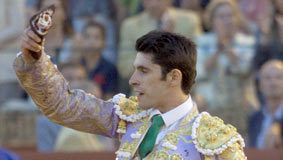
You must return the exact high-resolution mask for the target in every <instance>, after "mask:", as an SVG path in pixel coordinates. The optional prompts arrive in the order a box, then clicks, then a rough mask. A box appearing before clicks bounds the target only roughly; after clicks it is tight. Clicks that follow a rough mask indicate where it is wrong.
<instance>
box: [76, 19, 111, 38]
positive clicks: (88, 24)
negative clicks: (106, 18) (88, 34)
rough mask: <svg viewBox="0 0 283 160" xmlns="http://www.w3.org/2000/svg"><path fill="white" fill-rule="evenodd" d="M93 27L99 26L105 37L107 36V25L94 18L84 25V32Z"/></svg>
mask: <svg viewBox="0 0 283 160" xmlns="http://www.w3.org/2000/svg"><path fill="white" fill-rule="evenodd" d="M91 27H97V28H98V29H99V30H100V32H101V34H102V37H103V39H105V36H106V31H105V27H104V26H103V25H102V24H100V23H98V22H96V21H94V20H89V21H88V22H87V23H86V24H85V25H84V27H83V30H82V31H83V32H82V33H85V31H86V30H87V29H88V28H91Z"/></svg>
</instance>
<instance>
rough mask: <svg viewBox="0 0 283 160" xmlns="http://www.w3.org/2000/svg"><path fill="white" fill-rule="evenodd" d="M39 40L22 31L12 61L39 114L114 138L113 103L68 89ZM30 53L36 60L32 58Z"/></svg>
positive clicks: (28, 32) (115, 117) (34, 35)
mask: <svg viewBox="0 0 283 160" xmlns="http://www.w3.org/2000/svg"><path fill="white" fill-rule="evenodd" d="M40 41H41V38H40V37H39V36H37V35H36V34H35V33H34V32H33V31H32V30H31V29H27V30H26V31H25V33H24V34H23V36H22V44H21V48H22V53H21V54H19V55H18V56H17V58H16V59H15V62H14V70H15V72H16V75H17V76H18V78H19V81H20V83H21V85H22V87H23V88H24V89H25V90H26V91H27V93H28V94H29V95H30V96H31V98H32V99H33V101H34V102H35V104H36V105H37V106H38V108H39V109H40V110H41V111H42V113H43V114H45V116H46V117H48V118H49V119H50V120H52V121H53V122H55V123H58V124H61V125H64V126H67V127H70V128H73V129H77V130H80V131H84V132H89V133H95V134H102V135H107V136H110V137H117V134H116V129H117V125H118V121H119V118H118V116H117V115H116V114H115V109H114V107H113V106H114V104H113V103H112V102H105V101H103V100H101V99H98V98H96V97H94V96H93V95H91V94H88V93H85V92H84V91H82V90H70V87H69V85H68V82H67V81H66V80H65V79H64V77H63V76H62V75H61V73H60V72H59V71H58V69H57V67H56V65H54V64H53V63H52V62H51V61H50V59H49V56H48V55H46V54H45V53H44V51H43V50H42V46H41V45H39V44H38V42H40ZM32 52H34V53H36V54H38V57H39V59H35V58H33V56H32ZM36 57H37V56H36Z"/></svg>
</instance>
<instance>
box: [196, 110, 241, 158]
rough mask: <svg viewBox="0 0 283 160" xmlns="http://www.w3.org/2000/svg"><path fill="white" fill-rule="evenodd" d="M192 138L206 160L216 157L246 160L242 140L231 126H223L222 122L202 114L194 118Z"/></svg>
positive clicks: (207, 114)
mask: <svg viewBox="0 0 283 160" xmlns="http://www.w3.org/2000/svg"><path fill="white" fill-rule="evenodd" d="M192 138H193V142H194V144H195V146H196V148H197V150H198V151H199V152H200V153H201V154H203V155H204V156H205V157H206V159H214V158H213V157H218V158H220V159H223V160H233V159H235V160H236V159H237V160H244V159H246V157H245V155H244V152H243V147H244V146H245V144H244V140H243V138H242V137H241V135H240V134H239V133H237V130H236V128H235V127H233V126H232V125H229V124H228V125H225V124H224V123H223V120H221V119H220V118H218V117H212V116H210V115H209V113H207V112H202V113H201V114H200V115H198V117H197V118H196V120H195V122H194V124H193V128H192Z"/></svg>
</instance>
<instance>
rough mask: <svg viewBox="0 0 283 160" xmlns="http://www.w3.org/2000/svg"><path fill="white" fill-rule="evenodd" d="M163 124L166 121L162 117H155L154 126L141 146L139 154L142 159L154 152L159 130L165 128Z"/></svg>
mask: <svg viewBox="0 0 283 160" xmlns="http://www.w3.org/2000/svg"><path fill="white" fill-rule="evenodd" d="M163 124H164V121H163V119H162V117H161V116H160V115H155V116H153V121H152V125H151V127H150V128H149V130H148V132H147V133H146V135H145V137H144V139H143V141H142V143H141V144H140V146H139V154H140V157H141V158H142V159H143V158H144V157H146V156H147V155H148V154H149V153H150V152H151V151H152V149H153V147H154V145H155V141H156V138H157V135H158V133H159V130H160V128H161V127H162V126H163Z"/></svg>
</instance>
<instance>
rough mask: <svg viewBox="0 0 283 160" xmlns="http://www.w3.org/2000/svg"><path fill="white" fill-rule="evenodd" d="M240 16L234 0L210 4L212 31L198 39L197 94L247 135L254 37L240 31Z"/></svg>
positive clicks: (207, 12) (207, 17) (208, 24)
mask: <svg viewBox="0 0 283 160" xmlns="http://www.w3.org/2000/svg"><path fill="white" fill-rule="evenodd" d="M238 16H239V11H238V8H237V7H236V4H234V1H232V0H231V1H230V0H214V1H212V2H211V3H210V4H209V5H208V7H207V10H206V13H205V18H206V19H205V20H206V21H205V22H206V25H207V26H208V28H210V29H211V32H209V33H206V34H204V35H203V36H201V37H199V39H197V44H198V62H197V71H198V75H197V85H196V94H200V95H202V96H203V97H204V99H205V101H206V104H207V105H208V106H207V108H208V109H209V110H211V112H212V113H214V114H216V115H217V116H219V117H220V118H222V119H224V120H225V121H226V122H228V123H231V124H232V125H234V126H236V127H237V128H238V130H239V132H240V133H241V134H242V135H243V137H247V132H246V121H245V120H246V118H247V117H246V116H247V113H248V111H249V110H250V104H249V102H248V101H247V100H248V98H247V97H246V95H247V88H250V86H251V84H250V82H251V80H250V78H249V75H250V74H249V73H250V72H249V71H250V64H251V59H252V57H253V54H254V43H255V40H254V37H251V36H248V35H245V34H243V33H240V32H239V24H240V23H241V21H240V18H239V17H238ZM249 94H250V93H249Z"/></svg>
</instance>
